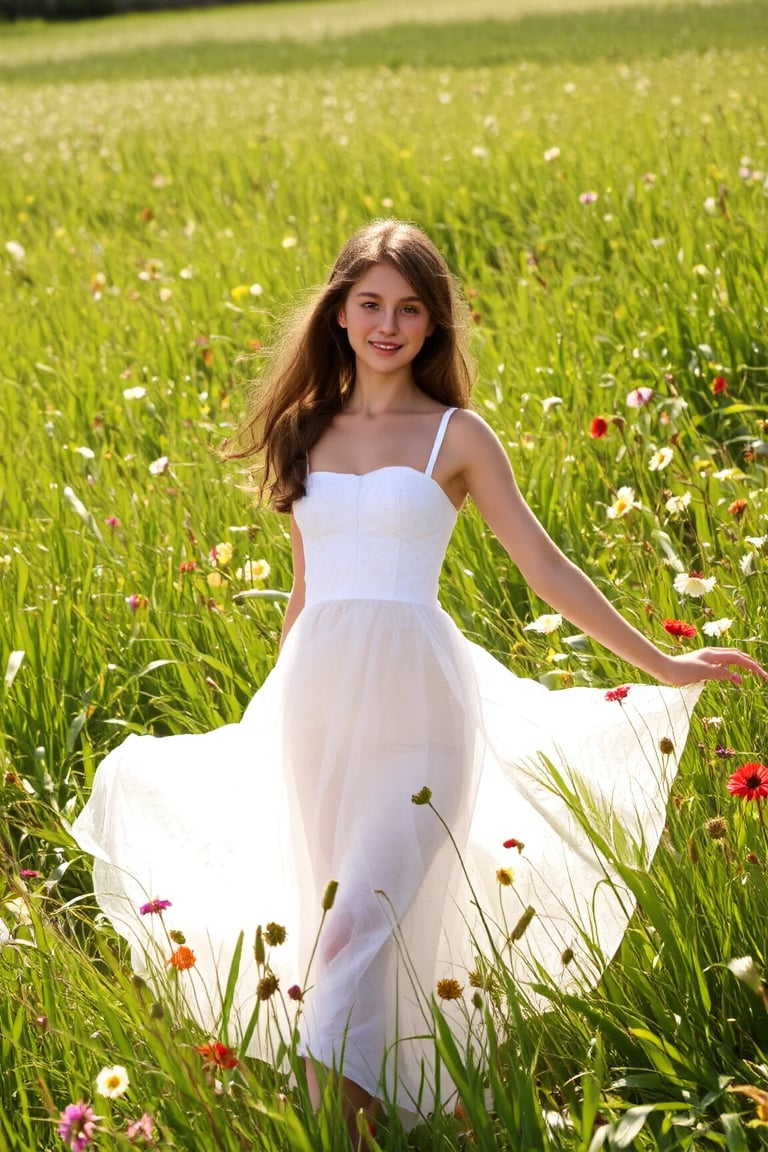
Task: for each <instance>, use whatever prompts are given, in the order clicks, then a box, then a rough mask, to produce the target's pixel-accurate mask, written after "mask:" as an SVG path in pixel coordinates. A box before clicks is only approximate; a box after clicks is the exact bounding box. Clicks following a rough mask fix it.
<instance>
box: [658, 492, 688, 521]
mask: <svg viewBox="0 0 768 1152" xmlns="http://www.w3.org/2000/svg"><path fill="white" fill-rule="evenodd" d="M690 502H691V494H690V492H683V493H682V495H680V496H670V497H669V499H668V500H667V501H666V502H665V504H664V507H665V508H666V510H667V512H669V514H670V516H681V515H682V514H683V512H685V510H686V508H687V507H688V505H689V504H690Z"/></svg>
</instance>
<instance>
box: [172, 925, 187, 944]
mask: <svg viewBox="0 0 768 1152" xmlns="http://www.w3.org/2000/svg"><path fill="white" fill-rule="evenodd" d="M168 935H169V937H170V938H171V940H173V942H174V944H186V942H187V938H186V936H185V935H184V933H183V932H180V931H179V929H178V928H171V930H170V932H169V933H168Z"/></svg>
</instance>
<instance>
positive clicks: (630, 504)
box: [606, 487, 640, 520]
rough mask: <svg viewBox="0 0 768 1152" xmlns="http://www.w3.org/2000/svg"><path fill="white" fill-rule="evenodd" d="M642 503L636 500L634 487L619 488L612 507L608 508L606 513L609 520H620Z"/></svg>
mask: <svg viewBox="0 0 768 1152" xmlns="http://www.w3.org/2000/svg"><path fill="white" fill-rule="evenodd" d="M639 507H640V505H639V504H638V503H637V501H636V500H635V490H634V488H627V487H625V488H619V490H618V492H617V493H616V499H615V500H614V502H613V504H611V506H610V508H608V509H607V510H606V515H607V517H608V519H609V520H619V519H620V518H621V517H622V516H626V514H627V513H628V512H631V511H632V509H633V508H639Z"/></svg>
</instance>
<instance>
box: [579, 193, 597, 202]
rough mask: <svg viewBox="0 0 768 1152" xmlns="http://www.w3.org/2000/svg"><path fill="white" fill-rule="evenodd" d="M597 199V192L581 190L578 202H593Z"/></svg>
mask: <svg viewBox="0 0 768 1152" xmlns="http://www.w3.org/2000/svg"><path fill="white" fill-rule="evenodd" d="M596 201H597V192H582V193H581V195H580V196H579V204H595V203H596Z"/></svg>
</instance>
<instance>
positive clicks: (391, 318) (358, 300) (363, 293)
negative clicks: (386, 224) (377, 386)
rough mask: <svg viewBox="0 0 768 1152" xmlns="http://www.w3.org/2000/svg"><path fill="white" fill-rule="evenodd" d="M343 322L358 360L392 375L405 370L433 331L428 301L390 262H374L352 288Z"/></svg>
mask: <svg viewBox="0 0 768 1152" xmlns="http://www.w3.org/2000/svg"><path fill="white" fill-rule="evenodd" d="M339 324H341V326H342V328H346V330H347V336H348V337H349V343H350V345H351V347H352V350H353V351H354V353H355V357H356V359H357V363H358V368H359V367H360V366H361V364H364V365H366V366H367V367H368V368H371V369H372V370H373V371H375V372H377V373H379V374H384V375H389V374H391V373H395V372H397V371H402V369H403V368H405V367H407V366H408V365H409V364H410V363H411V362H412V361H413V360H414V358H415V357H416V356H417V355H418V353H419V352H420V351H421V348H422V346H423V344H424V341H425V340H426V339H427V337H428V336H430V335H431V334H432V332H433V331H434V327H435V326H434V324H433V323H432V321H431V319H430V316H429V313H428V312H427V309H426V307H425V306H424V303H423V301H422V300H421V299H420V298H419V296H418V295H417V293H416V292H415V291H414V289H413V288H412V287H411V285H410V284H409V283H408V281H407V280H405V279H404V278H403V277H402V276H401V275H400V273H399V272H398V271H397V269H396V268H394V267H393V266H392V265H391V264H386V263H382V264H374V265H373V266H372V267H371V268H369V269H368V271H367V272H366V273H365V275H364V276H363V277H362V278H361V279H360V280H358V281H357V283H356V284H353V285H352V287H351V288H350V290H349V292H348V293H347V298H346V300H345V301H344V305H343V307H342V308H341V310H340V312H339Z"/></svg>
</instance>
